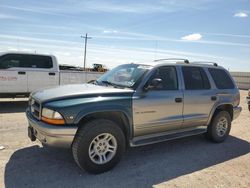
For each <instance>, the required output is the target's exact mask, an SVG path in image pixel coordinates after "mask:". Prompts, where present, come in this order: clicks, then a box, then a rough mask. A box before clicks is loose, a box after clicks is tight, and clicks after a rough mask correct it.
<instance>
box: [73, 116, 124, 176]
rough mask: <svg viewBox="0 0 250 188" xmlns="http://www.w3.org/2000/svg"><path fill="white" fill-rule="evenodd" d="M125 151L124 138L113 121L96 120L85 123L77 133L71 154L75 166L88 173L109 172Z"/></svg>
mask: <svg viewBox="0 0 250 188" xmlns="http://www.w3.org/2000/svg"><path fill="white" fill-rule="evenodd" d="M124 150H125V136H124V134H123V132H122V130H121V128H120V127H119V126H118V125H117V124H116V123H114V122H113V121H110V120H107V119H97V120H93V121H90V122H87V123H86V124H85V125H84V126H83V128H80V130H79V131H78V132H77V134H76V136H75V139H74V141H73V144H72V153H73V157H74V159H75V162H76V163H77V165H78V166H79V167H80V168H81V169H84V170H86V171H88V172H89V173H93V174H99V173H103V172H106V171H109V170H111V169H112V168H113V167H114V166H115V165H116V164H117V163H118V162H119V161H120V159H121V157H122V154H123V152H124Z"/></svg>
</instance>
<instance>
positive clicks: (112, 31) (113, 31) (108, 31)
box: [103, 30, 118, 34]
mask: <svg viewBox="0 0 250 188" xmlns="http://www.w3.org/2000/svg"><path fill="white" fill-rule="evenodd" d="M103 33H105V34H112V33H118V31H117V30H104V31H103Z"/></svg>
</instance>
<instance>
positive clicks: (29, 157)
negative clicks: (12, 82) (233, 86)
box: [0, 91, 250, 188]
mask: <svg viewBox="0 0 250 188" xmlns="http://www.w3.org/2000/svg"><path fill="white" fill-rule="evenodd" d="M246 95H247V92H246V91H241V106H242V107H243V111H242V113H241V115H240V117H239V118H238V119H237V120H235V121H234V122H233V125H232V129H231V133H230V135H231V136H230V137H229V138H228V140H227V141H226V142H224V143H221V144H214V143H211V142H209V141H207V140H206V139H205V138H204V137H203V136H202V135H200V136H193V137H189V138H184V139H179V140H174V141H169V142H164V143H159V144H154V145H149V146H144V147H138V148H130V149H129V150H128V151H127V152H126V153H125V154H124V157H123V160H122V161H121V162H120V163H119V165H118V166H116V167H115V168H114V169H113V170H112V171H109V172H107V173H104V174H101V175H90V174H88V173H86V172H84V171H81V170H80V169H79V168H78V167H77V166H76V164H75V163H74V160H73V158H72V155H71V152H70V150H61V149H53V148H43V147H42V146H41V145H40V143H39V142H34V143H32V142H31V141H30V140H29V139H28V137H27V120H26V117H25V113H24V111H25V108H26V106H27V100H26V99H23V100H20V99H18V100H13V99H10V100H6V99H1V100H0V146H1V145H2V146H4V147H5V149H3V150H1V149H0V187H6V188H12V187H19V188H21V187H25V188H26V187H108V188H110V187H131V188H132V187H156V188H163V187H197V188H200V187H216V188H218V187H227V188H228V187H233V188H235V187H237V188H238V187H250V154H249V151H250V145H249V141H250V112H249V111H248V110H247V105H246V101H245V97H246Z"/></svg>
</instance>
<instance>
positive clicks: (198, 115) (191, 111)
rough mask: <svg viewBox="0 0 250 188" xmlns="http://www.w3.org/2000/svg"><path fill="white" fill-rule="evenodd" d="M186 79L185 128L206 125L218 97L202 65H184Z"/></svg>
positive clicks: (183, 71)
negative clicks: (214, 94)
mask: <svg viewBox="0 0 250 188" xmlns="http://www.w3.org/2000/svg"><path fill="white" fill-rule="evenodd" d="M182 73H183V79H184V107H183V119H184V122H183V126H184V128H188V127H194V126H204V125H206V123H207V120H208V117H209V114H210V111H211V109H212V107H213V105H214V103H215V100H216V97H215V96H213V93H214V91H213V90H211V85H210V82H209V79H208V76H207V73H206V71H205V69H204V68H202V67H195V66H193V67H192V66H183V67H182Z"/></svg>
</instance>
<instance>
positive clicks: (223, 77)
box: [208, 68, 234, 89]
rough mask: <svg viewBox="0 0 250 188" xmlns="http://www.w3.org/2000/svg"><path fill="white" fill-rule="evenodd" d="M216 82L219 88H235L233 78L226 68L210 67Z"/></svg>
mask: <svg viewBox="0 0 250 188" xmlns="http://www.w3.org/2000/svg"><path fill="white" fill-rule="evenodd" d="M208 71H209V72H210V74H211V76H212V78H213V80H214V83H215V85H216V87H217V88H218V89H233V88H234V84H233V81H232V79H231V78H230V77H229V76H228V74H227V73H226V72H225V70H222V69H214V68H209V69H208Z"/></svg>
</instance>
